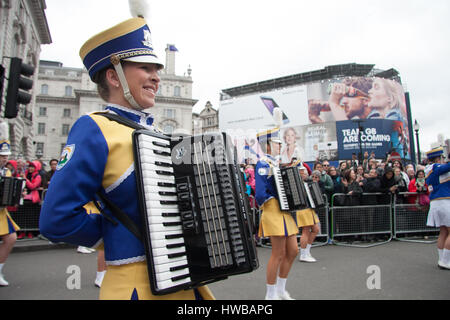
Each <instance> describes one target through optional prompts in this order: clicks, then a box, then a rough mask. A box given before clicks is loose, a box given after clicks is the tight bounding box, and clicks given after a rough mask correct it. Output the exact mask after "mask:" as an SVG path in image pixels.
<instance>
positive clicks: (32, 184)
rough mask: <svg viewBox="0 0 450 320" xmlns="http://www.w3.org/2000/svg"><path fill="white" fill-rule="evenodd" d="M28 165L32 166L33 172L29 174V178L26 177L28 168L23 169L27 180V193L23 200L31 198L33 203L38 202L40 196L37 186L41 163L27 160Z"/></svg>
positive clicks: (40, 180) (38, 185)
mask: <svg viewBox="0 0 450 320" xmlns="http://www.w3.org/2000/svg"><path fill="white" fill-rule="evenodd" d="M28 164H29V165H33V166H34V168H35V169H34V172H33V173H32V174H31V179H28V173H29V172H28V170H27V171H25V178H26V180H27V182H26V187H27V190H28V192H27V195H26V196H25V197H24V199H25V200H31V201H32V202H33V203H39V202H40V201H41V198H40V197H39V190H38V188H39V187H40V186H41V183H42V178H41V176H40V174H39V170H41V163H40V162H39V161H33V162H28Z"/></svg>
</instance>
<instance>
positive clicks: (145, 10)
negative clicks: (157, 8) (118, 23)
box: [128, 0, 150, 19]
mask: <svg viewBox="0 0 450 320" xmlns="http://www.w3.org/2000/svg"><path fill="white" fill-rule="evenodd" d="M128 4H129V6H130V12H131V16H132V17H133V18H138V17H140V18H146V19H149V18H150V1H148V0H128Z"/></svg>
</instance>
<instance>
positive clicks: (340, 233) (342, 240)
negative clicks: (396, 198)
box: [330, 193, 393, 248]
mask: <svg viewBox="0 0 450 320" xmlns="http://www.w3.org/2000/svg"><path fill="white" fill-rule="evenodd" d="M368 196H370V197H371V198H370V199H371V200H373V203H375V204H366V205H359V204H357V205H352V204H354V203H355V202H357V200H359V202H363V203H364V201H365V200H368V199H369V198H365V197H368ZM337 197H339V198H337ZM380 197H388V199H389V201H386V202H387V203H386V204H379V199H380ZM339 200H340V201H339ZM342 200H343V201H342ZM338 202H340V203H339V204H340V205H337V204H338ZM391 203H392V196H391V195H389V194H383V193H370V194H369V193H363V194H360V195H359V196H357V195H346V194H343V193H336V194H334V195H333V196H332V199H331V208H330V214H331V226H332V230H331V243H333V244H336V245H345V246H351V247H360V248H368V247H373V246H377V245H381V244H385V243H388V242H389V241H391V240H392V238H393V233H392V225H393V223H392V206H391ZM381 235H383V236H384V238H385V239H384V240H381V241H376V242H374V243H368V242H367V243H365V244H363V242H366V240H367V239H369V238H372V239H371V240H375V238H379V237H380V236H381ZM356 237H358V238H360V240H364V241H356V239H355V238H356Z"/></svg>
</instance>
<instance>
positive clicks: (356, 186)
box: [342, 169, 363, 206]
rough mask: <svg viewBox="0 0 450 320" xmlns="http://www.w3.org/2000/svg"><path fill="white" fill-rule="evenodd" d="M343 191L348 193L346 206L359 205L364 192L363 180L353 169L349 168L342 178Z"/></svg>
mask: <svg viewBox="0 0 450 320" xmlns="http://www.w3.org/2000/svg"><path fill="white" fill-rule="evenodd" d="M342 185H343V188H342V189H343V192H344V193H345V194H346V195H347V197H346V198H345V205H346V206H358V205H359V204H360V199H361V195H362V193H363V189H362V181H361V180H360V179H358V178H357V176H356V173H355V171H354V170H353V169H350V170H347V171H346V172H345V175H344V179H342Z"/></svg>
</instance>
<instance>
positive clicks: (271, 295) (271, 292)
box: [265, 284, 281, 300]
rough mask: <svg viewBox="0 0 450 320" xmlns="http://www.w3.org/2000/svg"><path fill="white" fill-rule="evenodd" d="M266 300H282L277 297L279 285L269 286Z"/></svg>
mask: <svg viewBox="0 0 450 320" xmlns="http://www.w3.org/2000/svg"><path fill="white" fill-rule="evenodd" d="M266 287H267V291H266V298H265V300H281V298H280V297H279V296H278V295H277V285H276V284H273V285H271V284H267V285H266Z"/></svg>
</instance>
